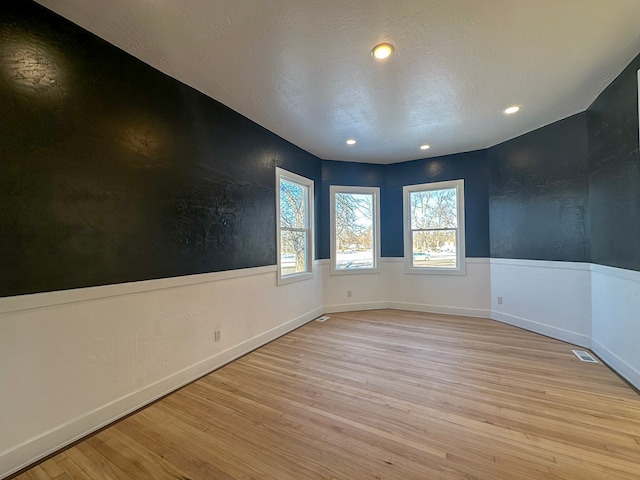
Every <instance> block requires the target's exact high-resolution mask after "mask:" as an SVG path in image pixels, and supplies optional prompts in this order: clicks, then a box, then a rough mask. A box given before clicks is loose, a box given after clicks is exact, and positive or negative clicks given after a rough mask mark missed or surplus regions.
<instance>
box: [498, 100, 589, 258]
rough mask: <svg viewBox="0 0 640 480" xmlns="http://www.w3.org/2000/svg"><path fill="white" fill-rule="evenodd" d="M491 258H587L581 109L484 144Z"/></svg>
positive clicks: (584, 134)
mask: <svg viewBox="0 0 640 480" xmlns="http://www.w3.org/2000/svg"><path fill="white" fill-rule="evenodd" d="M489 162H490V165H491V182H490V188H489V218H490V232H491V257H497V258H519V259H530V260H562V261H573V262H588V261H589V236H588V218H587V216H588V212H587V205H588V195H589V186H588V177H587V128H586V113H584V112H583V113H580V114H578V115H574V116H572V117H569V118H567V119H564V120H561V121H559V122H555V123H553V124H551V125H547V126H545V127H542V128H539V129H538V130H535V131H533V132H531V133H528V134H525V135H522V136H520V137H517V138H515V139H513V140H509V141H507V142H504V143H502V144H500V145H497V146H495V147H492V148H490V149H489Z"/></svg>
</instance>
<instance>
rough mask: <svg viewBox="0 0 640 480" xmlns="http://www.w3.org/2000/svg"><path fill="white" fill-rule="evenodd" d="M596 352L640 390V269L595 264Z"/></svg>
mask: <svg viewBox="0 0 640 480" xmlns="http://www.w3.org/2000/svg"><path fill="white" fill-rule="evenodd" d="M591 302H592V307H591V312H592V322H593V351H594V352H595V353H596V354H597V355H598V356H599V357H600V358H601V359H602V360H604V361H605V362H606V363H607V364H608V365H609V366H610V367H611V368H613V369H614V370H616V371H617V372H618V373H619V374H620V375H622V376H623V377H624V378H626V379H627V380H628V381H629V383H631V384H632V385H634V386H635V387H636V388H637V389H638V390H640V272H636V271H632V270H625V269H622V268H613V267H605V266H602V265H591Z"/></svg>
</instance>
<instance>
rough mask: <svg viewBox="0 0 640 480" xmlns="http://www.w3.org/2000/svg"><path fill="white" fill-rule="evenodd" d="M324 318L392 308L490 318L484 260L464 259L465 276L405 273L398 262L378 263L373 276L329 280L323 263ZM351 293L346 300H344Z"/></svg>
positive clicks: (385, 260)
mask: <svg viewBox="0 0 640 480" xmlns="http://www.w3.org/2000/svg"><path fill="white" fill-rule="evenodd" d="M322 268H323V276H322V278H323V298H324V309H325V312H326V313H335V312H346V311H353V310H372V309H378V308H396V309H399V310H412V311H420V312H432V313H445V314H450V315H466V316H473V317H484V318H489V317H490V316H491V311H490V301H489V268H490V265H489V259H487V258H470V259H467V274H466V275H464V276H462V275H426V274H425V275H417V274H407V273H405V270H404V260H403V259H402V258H383V259H382V261H381V262H380V271H379V272H378V273H370V274H366V273H354V274H351V275H331V271H330V265H329V261H328V260H323V261H322ZM349 292H351V296H349Z"/></svg>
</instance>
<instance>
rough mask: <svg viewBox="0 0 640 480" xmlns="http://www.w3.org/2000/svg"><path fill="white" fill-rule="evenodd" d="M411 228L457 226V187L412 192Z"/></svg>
mask: <svg viewBox="0 0 640 480" xmlns="http://www.w3.org/2000/svg"><path fill="white" fill-rule="evenodd" d="M410 202H411V205H410V208H411V212H410V215H411V229H412V230H416V229H422V228H425V229H426V228H456V227H457V226H458V214H457V203H456V189H455V188H447V189H444V190H426V191H421V192H411V194H410Z"/></svg>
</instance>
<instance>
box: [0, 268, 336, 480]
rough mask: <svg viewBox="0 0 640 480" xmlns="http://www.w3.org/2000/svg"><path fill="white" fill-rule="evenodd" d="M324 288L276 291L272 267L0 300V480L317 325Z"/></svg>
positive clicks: (302, 285) (316, 284) (306, 284)
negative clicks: (217, 333)
mask: <svg viewBox="0 0 640 480" xmlns="http://www.w3.org/2000/svg"><path fill="white" fill-rule="evenodd" d="M321 276H322V272H321V269H320V268H318V267H316V275H315V277H314V278H313V279H310V280H305V281H301V282H296V283H292V284H288V285H284V286H280V287H278V286H276V267H275V266H270V267H260V268H252V269H243V270H235V271H232V272H221V273H210V274H204V275H193V276H188V277H178V278H168V279H161V280H151V281H146V282H135V283H130V284H120V285H109V286H104V287H94V288H85V289H77V290H68V291H60V292H51V293H42V294H36V295H24V296H18V297H8V298H2V299H0V385H1V388H2V393H1V394H0V478H2V477H4V476H7V475H10V474H11V473H13V472H15V471H17V470H19V469H20V468H22V467H24V466H26V465H28V464H30V463H32V462H34V461H36V460H38V459H40V458H42V457H44V456H46V455H48V454H49V453H51V452H54V451H56V450H57V449H59V448H61V447H63V446H64V445H67V444H69V443H71V442H73V441H75V440H77V439H79V438H81V437H83V436H85V435H87V434H88V433H90V432H92V431H95V430H97V429H99V428H101V427H102V426H104V425H106V424H109V423H111V422H113V421H114V420H116V419H118V418H120V417H122V416H124V415H126V414H127V413H129V412H132V411H134V410H136V409H137V408H139V407H141V406H143V405H145V404H147V403H149V402H151V401H153V400H155V399H157V398H159V397H161V396H163V395H165V394H166V393H168V392H171V391H173V390H175V389H176V388H178V387H180V386H182V385H184V384H186V383H189V382H190V381H192V380H194V379H196V378H198V377H200V376H202V375H204V374H205V373H207V372H210V371H212V370H214V369H216V368H218V367H220V366H222V365H224V364H225V363H227V362H229V361H231V360H233V359H235V358H237V357H239V356H241V355H243V354H245V353H247V352H249V351H251V350H253V349H255V348H257V347H258V346H260V345H262V344H264V343H267V342H269V341H271V340H273V339H274V338H277V337H278V336H280V335H283V334H284V333H286V332H288V331H290V330H292V329H294V328H296V327H298V326H300V325H302V324H304V323H306V322H308V321H310V320H312V319H313V318H315V317H317V316H319V315H320V314H322V313H323V308H322V278H321ZM217 329H219V330H220V332H221V339H220V341H219V342H214V331H215V330H217Z"/></svg>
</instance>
